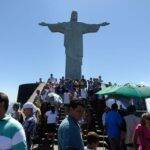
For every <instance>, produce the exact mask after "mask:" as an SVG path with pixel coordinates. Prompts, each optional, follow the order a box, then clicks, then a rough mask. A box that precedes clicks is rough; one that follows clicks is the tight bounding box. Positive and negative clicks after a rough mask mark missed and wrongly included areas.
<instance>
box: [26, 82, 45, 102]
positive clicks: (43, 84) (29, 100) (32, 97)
mask: <svg viewBox="0 0 150 150" xmlns="http://www.w3.org/2000/svg"><path fill="white" fill-rule="evenodd" d="M45 84H46V83H44V82H42V83H40V84H39V86H38V87H37V88H36V89H35V91H34V92H33V94H32V95H31V96H30V98H29V99H28V102H32V103H33V101H34V99H35V96H36V91H37V90H39V91H40V92H41V91H42V90H43V88H44V86H45Z"/></svg>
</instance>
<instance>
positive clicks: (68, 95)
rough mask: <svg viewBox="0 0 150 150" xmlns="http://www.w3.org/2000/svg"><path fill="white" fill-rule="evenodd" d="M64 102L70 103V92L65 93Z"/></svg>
mask: <svg viewBox="0 0 150 150" xmlns="http://www.w3.org/2000/svg"><path fill="white" fill-rule="evenodd" d="M64 104H70V93H66V92H65V93H64Z"/></svg>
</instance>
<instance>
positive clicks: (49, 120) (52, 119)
mask: <svg viewBox="0 0 150 150" xmlns="http://www.w3.org/2000/svg"><path fill="white" fill-rule="evenodd" d="M45 115H46V116H47V124H50V123H56V121H57V112H56V111H55V113H52V111H51V110H50V111H47V112H46V113H45Z"/></svg>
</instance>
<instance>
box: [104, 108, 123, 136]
mask: <svg viewBox="0 0 150 150" xmlns="http://www.w3.org/2000/svg"><path fill="white" fill-rule="evenodd" d="M122 122H123V118H122V117H121V115H120V114H119V113H118V112H117V111H113V110H112V111H109V112H108V113H107V114H106V118H105V125H106V130H107V135H108V137H110V138H119V137H120V136H121V130H120V127H121V124H122Z"/></svg>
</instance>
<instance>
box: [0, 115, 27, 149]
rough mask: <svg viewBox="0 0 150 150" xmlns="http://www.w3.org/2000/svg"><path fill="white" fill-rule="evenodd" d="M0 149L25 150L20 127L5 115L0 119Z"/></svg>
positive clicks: (24, 137) (22, 131)
mask: <svg viewBox="0 0 150 150" xmlns="http://www.w3.org/2000/svg"><path fill="white" fill-rule="evenodd" d="M0 149H1V150H10V149H15V150H27V144H26V136H25V132H24V129H23V127H22V125H21V124H20V123H19V122H18V121H17V120H15V119H14V118H12V117H10V116H7V115H6V116H5V117H4V118H2V119H0Z"/></svg>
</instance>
